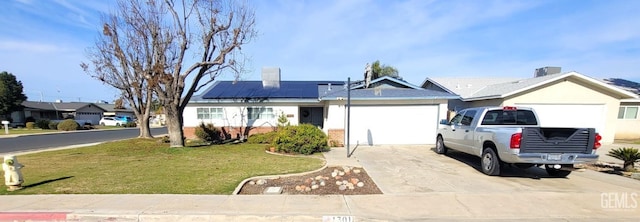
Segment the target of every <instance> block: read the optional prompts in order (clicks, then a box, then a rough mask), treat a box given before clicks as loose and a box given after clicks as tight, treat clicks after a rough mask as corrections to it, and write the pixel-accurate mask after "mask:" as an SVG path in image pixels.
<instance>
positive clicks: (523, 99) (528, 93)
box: [422, 67, 640, 143]
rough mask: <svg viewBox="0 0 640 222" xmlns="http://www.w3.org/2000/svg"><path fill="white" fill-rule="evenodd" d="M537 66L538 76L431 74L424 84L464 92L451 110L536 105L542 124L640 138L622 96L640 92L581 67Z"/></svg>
mask: <svg viewBox="0 0 640 222" xmlns="http://www.w3.org/2000/svg"><path fill="white" fill-rule="evenodd" d="M547 68H548V67H547ZM555 70H557V71H558V72H559V70H560V69H559V68H557V69H555ZM536 71H537V72H536V73H537V75H536V76H538V77H534V78H529V79H517V78H487V77H482V78H427V79H426V80H425V81H424V82H423V84H422V88H425V89H432V90H440V91H444V92H449V93H453V94H457V95H459V96H460V97H461V99H459V100H450V102H449V109H450V110H452V111H457V110H460V109H463V108H468V107H479V106H526V107H532V108H534V109H535V110H536V112H537V114H538V116H539V118H540V124H541V126H543V127H592V128H596V130H597V131H598V132H599V133H600V134H601V135H602V137H603V139H602V141H603V142H604V143H613V140H614V138H618V139H621V138H640V132H639V130H638V127H637V126H638V125H640V124H639V122H638V120H637V114H636V119H635V120H630V121H627V120H623V119H619V118H618V117H619V112H620V110H621V102H623V101H624V104H629V105H630V106H633V105H635V107H638V105H640V99H638V95H637V94H635V93H632V92H629V91H626V90H624V89H621V88H619V87H616V86H612V85H610V84H607V83H605V82H603V81H600V80H597V79H593V78H591V77H588V76H585V75H582V74H580V73H577V72H567V73H552V74H550V73H546V68H545V70H541V71H542V72H541V73H539V72H538V70H536ZM631 110H632V111H633V108H631ZM636 112H637V111H636ZM634 124H635V127H631V126H633V125H634Z"/></svg>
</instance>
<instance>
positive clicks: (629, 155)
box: [607, 147, 640, 172]
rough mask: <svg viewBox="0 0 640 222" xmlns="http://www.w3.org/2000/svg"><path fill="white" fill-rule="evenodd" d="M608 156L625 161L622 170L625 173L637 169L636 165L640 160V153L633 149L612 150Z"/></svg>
mask: <svg viewBox="0 0 640 222" xmlns="http://www.w3.org/2000/svg"><path fill="white" fill-rule="evenodd" d="M607 156H610V157H613V158H616V159H619V160H622V161H624V163H623V164H622V168H623V169H624V171H627V172H630V171H633V169H634V167H635V166H634V163H635V162H638V160H640V151H638V149H636V148H633V147H623V148H617V149H612V150H610V151H609V153H607Z"/></svg>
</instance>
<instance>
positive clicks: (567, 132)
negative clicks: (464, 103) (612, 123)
mask: <svg viewBox="0 0 640 222" xmlns="http://www.w3.org/2000/svg"><path fill="white" fill-rule="evenodd" d="M437 134H438V135H437V137H436V149H435V151H436V153H439V154H445V153H446V152H447V149H452V150H457V151H460V152H464V153H468V154H471V155H475V156H478V157H480V165H481V168H482V172H483V173H485V174H487V175H491V176H494V175H500V171H501V168H502V167H503V166H505V165H507V164H512V165H515V166H517V167H520V168H529V167H533V166H541V165H544V166H545V169H546V170H547V173H548V174H549V175H550V176H554V177H566V176H568V175H569V174H570V173H571V171H572V170H573V169H574V168H573V164H576V163H591V162H596V161H597V160H598V155H597V154H596V149H598V148H599V147H600V139H602V137H601V136H600V135H599V134H598V133H596V132H595V129H593V128H544V127H540V125H539V121H538V118H537V115H536V114H535V112H534V110H533V109H531V108H526V107H479V108H470V109H464V110H462V111H460V112H458V113H457V114H456V115H455V116H454V117H453V118H452V119H451V121H446V120H443V121H441V126H440V127H439V129H438V131H437Z"/></svg>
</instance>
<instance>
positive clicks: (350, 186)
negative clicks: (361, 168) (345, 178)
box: [347, 183, 356, 190]
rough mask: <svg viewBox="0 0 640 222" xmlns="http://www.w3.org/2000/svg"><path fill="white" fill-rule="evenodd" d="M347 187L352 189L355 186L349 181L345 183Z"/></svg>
mask: <svg viewBox="0 0 640 222" xmlns="http://www.w3.org/2000/svg"><path fill="white" fill-rule="evenodd" d="M347 188H349V190H353V189H355V188H356V187H355V186H354V185H353V184H352V183H350V184H347Z"/></svg>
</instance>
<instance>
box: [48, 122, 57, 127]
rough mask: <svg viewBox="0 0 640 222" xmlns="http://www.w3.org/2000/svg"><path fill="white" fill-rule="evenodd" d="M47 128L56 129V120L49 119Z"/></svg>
mask: <svg viewBox="0 0 640 222" xmlns="http://www.w3.org/2000/svg"><path fill="white" fill-rule="evenodd" d="M49 129H58V122H55V121H50V122H49Z"/></svg>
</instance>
